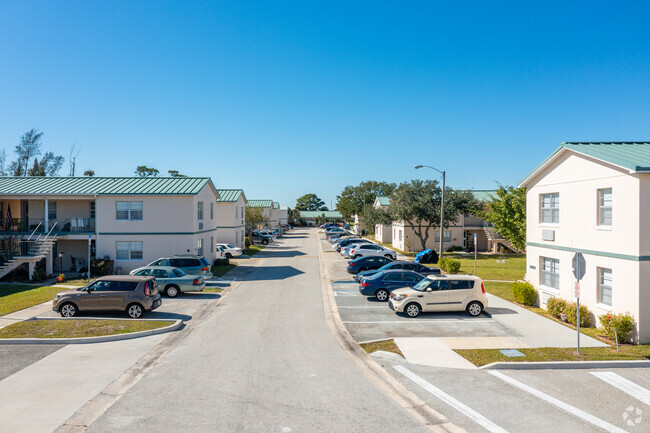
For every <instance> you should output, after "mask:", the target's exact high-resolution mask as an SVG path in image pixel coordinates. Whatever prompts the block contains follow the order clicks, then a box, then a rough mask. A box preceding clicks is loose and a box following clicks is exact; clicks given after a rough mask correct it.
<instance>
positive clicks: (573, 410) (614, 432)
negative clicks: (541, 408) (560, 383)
mask: <svg viewBox="0 0 650 433" xmlns="http://www.w3.org/2000/svg"><path fill="white" fill-rule="evenodd" d="M489 373H490V374H491V375H492V376H494V377H496V378H499V379H501V380H503V381H504V382H506V383H509V384H510V385H512V386H514V387H516V388H519V389H521V390H522V391H526V392H527V393H529V394H532V395H534V396H535V397H537V398H539V399H541V400H544V401H545V402H547V403H550V404H552V405H553V406H556V407H558V408H560V409H562V410H563V411H565V412H567V413H569V414H571V415H574V416H577V417H578V418H581V419H582V420H584V421H586V422H588V423H589V424H592V425H595V426H596V427H599V428H601V429H603V430H605V431H608V432H611V433H627V432H626V431H625V430H623V429H622V428H619V427H616V426H615V425H613V424H610V423H608V422H607V421H603V420H602V419H600V418H598V417H595V416H593V415H591V414H589V413H587V412H585V411H583V410H580V409H578V408H577V407H573V406H571V405H570V404H567V403H565V402H563V401H560V400H558V399H556V398H554V397H551V396H550V395H548V394H545V393H543V392H542V391H540V390H538V389H535V388H533V387H532V386H528V385H526V384H525V383H522V382H519V381H518V380H517V379H513V378H512V377H509V376H506V375H505V374H503V373H501V372H499V371H489Z"/></svg>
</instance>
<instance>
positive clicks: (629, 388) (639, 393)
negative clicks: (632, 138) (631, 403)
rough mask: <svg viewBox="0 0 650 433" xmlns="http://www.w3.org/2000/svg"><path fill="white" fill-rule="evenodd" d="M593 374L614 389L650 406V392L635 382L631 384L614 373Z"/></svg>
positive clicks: (600, 372)
mask: <svg viewBox="0 0 650 433" xmlns="http://www.w3.org/2000/svg"><path fill="white" fill-rule="evenodd" d="M591 374H593V375H594V376H596V377H597V378H598V379H600V380H602V381H604V382H606V383H608V384H610V385H612V386H613V387H614V388H618V389H620V390H621V391H623V392H624V393H626V394H628V395H629V396H631V397H634V398H636V399H637V400H639V401H640V402H642V403H644V404H646V405H648V406H650V391H648V390H647V389H645V388H644V387H642V386H639V385H637V384H636V383H634V382H630V381H629V380H627V379H625V378H624V377H621V376H619V375H618V374H616V373H614V372H612V371H592V372H591Z"/></svg>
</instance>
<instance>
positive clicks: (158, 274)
mask: <svg viewBox="0 0 650 433" xmlns="http://www.w3.org/2000/svg"><path fill="white" fill-rule="evenodd" d="M153 276H154V278H167V277H168V275H167V271H166V270H164V269H154V270H153Z"/></svg>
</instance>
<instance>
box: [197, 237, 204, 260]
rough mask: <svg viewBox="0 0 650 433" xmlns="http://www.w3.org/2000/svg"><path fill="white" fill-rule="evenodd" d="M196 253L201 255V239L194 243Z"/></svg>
mask: <svg viewBox="0 0 650 433" xmlns="http://www.w3.org/2000/svg"><path fill="white" fill-rule="evenodd" d="M196 254H197V255H199V256H202V255H203V239H199V241H198V242H197V245H196Z"/></svg>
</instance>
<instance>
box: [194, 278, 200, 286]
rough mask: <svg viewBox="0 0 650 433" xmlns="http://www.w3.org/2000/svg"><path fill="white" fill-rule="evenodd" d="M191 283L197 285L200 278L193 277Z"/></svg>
mask: <svg viewBox="0 0 650 433" xmlns="http://www.w3.org/2000/svg"><path fill="white" fill-rule="evenodd" d="M192 284H193V285H195V286H198V285H199V284H201V280H199V279H198V278H194V281H192Z"/></svg>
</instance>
